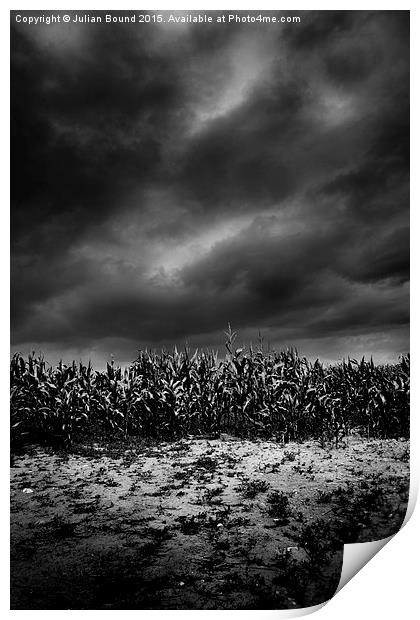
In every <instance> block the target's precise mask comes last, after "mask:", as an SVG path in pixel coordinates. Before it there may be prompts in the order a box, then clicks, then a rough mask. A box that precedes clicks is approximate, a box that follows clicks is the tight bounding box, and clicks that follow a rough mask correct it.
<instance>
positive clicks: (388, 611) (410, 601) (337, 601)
mask: <svg viewBox="0 0 420 620" xmlns="http://www.w3.org/2000/svg"><path fill="white" fill-rule="evenodd" d="M291 4H292V3H290V4H288V5H286V4H283V3H281V4H280V3H275V2H267V1H266V2H256V1H255V0H254V1H253V2H250V1H249V0H248V1H246V0H242V1H241V2H239V1H238V0H236V1H235V0H231V2H220V1H217V0H213V1H212V2H210V1H209V0H208V1H207V2H199V1H191V0H190V1H186V0H183V1H179V2H173V1H172V2H170V1H168V0H166V1H162V2H142V3H133V2H127V3H126V4H124V7H116V6H115V2H109V1H108V2H102V3H101V4H100V5H96V7H97V9H96V10H121V9H122V8H124V9H127V10H131V9H137V10H138V9H161V10H167V9H171V10H175V9H177V10H184V9H191V10H192V9H196V10H198V9H206V10H215V9H232V10H241V9H242V10H243V9H249V10H251V9H254V10H255V9H260V10H265V9H267V10H268V9H272V10H277V11H279V10H289V11H292V10H293V11H298V10H343V9H348V10H409V9H411V32H412V36H411V45H412V51H411V55H412V69H411V75H412V94H411V102H412V108H411V109H412V114H411V122H412V143H414V144H416V142H417V138H418V121H417V119H416V118H415V117H414V114H413V111H414V110H418V109H420V106H419V104H420V101H419V97H418V83H417V80H416V79H415V77H416V72H415V69H418V53H419V44H418V41H419V38H420V30H419V26H420V23H419V19H418V18H417V11H416V10H413V9H414V3H413V2H412V3H407V2H382V3H380V2H372V1H367V0H366V1H365V2H361V1H354V2H352V3H340V4H338V3H333V2H318V3H312V2H297V3H296V4H295V3H293V6H291ZM41 7H42V9H43V10H65V9H68V10H75V9H78V10H79V9H80V8H82V7H81V5H80V4H79V3H77V4H76V6H75V5H72V4H71V3H64V2H61V1H60V0H55V1H54V2H51V1H45V2H42V5H41ZM41 7H39V8H34V5H33V3H29V2H21V3H19V4H9V6H8V7H4V5H3V9H1V10H0V17H1V22H0V28H1V35H2V36H1V41H2V43H3V46H4V49H3V54H2V55H1V56H0V62H1V67H2V75H3V76H4V77H3V82H4V83H6V88H4V89H3V97H2V106H3V114H2V119H3V123H4V132H3V136H5V137H6V136H8V135H9V23H10V22H9V19H10V18H9V11H10V10H17V9H19V10H39V9H40V8H41ZM210 7H211V8H210ZM89 10H95V9H89ZM83 11H85V12H86V11H88V9H85V8H83ZM28 113H30V111H28ZM414 140H416V142H414ZM2 146H3V148H2V166H1V174H2V177H3V178H2V184H1V187H2V189H3V202H2V226H1V228H0V235H1V243H0V265H1V266H0V269H1V275H2V284H3V291H7V292H6V293H5V294H4V295H3V299H2V304H1V306H0V312H1V319H2V320H1V325H2V330H1V345H2V348H1V351H2V352H3V355H4V364H3V372H2V373H1V375H0V385H1V394H2V397H3V400H2V402H3V407H2V413H3V423H4V424H5V425H6V429H7V428H8V427H7V417H8V415H7V412H8V402H9V396H8V395H9V389H8V388H9V385H8V370H7V369H8V368H9V325H10V317H9V295H8V291H9V265H10V263H9V260H10V259H9V256H10V254H9V209H8V205H9V204H10V201H9V141H8V140H7V139H5V138H3V140H2ZM413 151H414V149H413V146H412V154H413V156H414V152H413ZM417 159H418V158H417ZM416 164H418V161H416V159H415V158H414V159H413V164H412V170H416V169H417V170H418V165H417V166H416ZM416 177H418V172H417V175H415V174H412V181H411V196H412V198H411V205H412V209H411V231H412V233H411V238H412V254H411V265H412V275H413V279H414V285H413V289H412V295H411V316H412V317H413V321H412V325H411V334H412V335H411V342H412V346H411V348H412V368H413V369H412V384H413V399H412V407H411V438H412V439H411V442H412V459H411V484H412V493H411V497H410V500H411V503H412V502H413V501H414V500H415V497H416V496H417V489H418V481H419V471H420V459H419V439H418V438H419V431H420V424H419V421H418V389H417V388H418V385H417V384H418V378H417V377H418V364H417V360H416V355H417V347H418V342H419V339H418V338H419V328H418V327H417V325H418V321H416V314H415V309H416V307H417V308H418V305H417V303H416V301H417V296H418V286H417V284H418V283H417V278H416V273H417V267H418V266H419V253H418V249H417V247H416V244H415V242H414V241H415V239H414V234H415V233H416V231H417V230H418V226H417V224H418V217H419V216H418V215H417V213H418V207H417V201H416V198H417V197H418V182H417V178H416ZM416 210H417V211H416ZM413 345H414V346H413ZM6 429H5V432H3V433H2V440H3V442H4V443H3V445H2V447H3V450H2V456H3V463H2V465H3V466H2V468H1V482H2V485H3V486H2V489H3V497H4V498H5V505H6V506H8V505H9V499H8V497H9V493H8V485H9V473H8V472H9V462H8V442H9V440H8V432H6ZM413 492H414V493H413ZM419 512H420V511H419V510H416V511H415V512H414V515H413V516H412V518H411V519H410V520H409V521H408V523H407V524H406V526H405V527H404V528H403V529H402V531H401V532H400V533H398V534H397V535H396V536H395V537H394V538H393V539H392V540H391V541H390V542H389V544H387V545H386V547H385V548H384V549H383V550H382V551H381V552H380V553H379V555H378V556H376V557H374V558H373V559H372V560H371V561H370V562H369V563H368V564H367V565H366V566H365V567H364V568H363V569H362V571H361V572H360V573H358V574H357V575H356V576H355V577H354V578H353V579H352V580H351V582H350V584H349V585H347V586H345V587H344V588H343V590H341V591H340V592H339V593H338V594H337V595H336V596H334V597H333V599H332V600H331V601H330V602H328V603H327V604H326V605H325V606H324V607H322V609H321V610H320V611H318V612H317V617H318V618H319V619H320V620H336V619H337V618H340V620H350V619H351V620H354V617H355V615H357V616H359V617H361V618H369V617H373V616H374V617H375V618H379V619H381V618H383V619H385V620H387V619H389V620H391V619H392V620H395V618H396V617H398V618H401V619H402V620H404V619H406V618H414V617H416V616H417V614H418V604H417V600H416V594H417V588H418V583H417V581H418V580H417V572H418V556H417V553H416V552H417V551H418V549H420V546H419V544H418V543H419V531H420V527H419V524H420V517H419ZM1 525H2V528H1V532H2V534H3V541H2V544H3V549H4V553H3V556H4V558H3V562H2V564H1V569H2V572H1V577H2V578H1V580H0V584H1V590H0V605H1V607H0V609H2V610H3V611H5V612H6V613H10V614H13V615H17V616H21V615H22V616H23V615H24V616H25V617H28V616H29V615H30V616H31V617H37V618H39V619H40V620H41V619H44V618H45V617H46V616H50V617H51V618H52V617H54V618H56V617H58V618H62V617H64V616H67V615H68V614H74V613H76V614H81V615H84V616H85V615H88V616H90V617H98V618H99V617H103V614H104V613H105V614H106V615H107V617H108V618H110V617H115V618H117V617H120V616H121V615H123V616H126V615H130V616H133V617H134V615H135V616H136V617H138V616H139V614H141V617H142V618H158V617H161V616H166V617H167V616H169V615H170V616H171V618H185V617H186V616H189V617H191V618H195V617H196V616H197V615H201V614H202V613H204V614H206V616H207V617H210V615H211V616H212V617H214V615H215V614H217V615H218V617H219V618H221V617H222V616H223V617H224V616H226V615H229V617H234V616H236V617H239V616H240V617H241V618H251V617H252V618H256V617H258V618H274V617H276V618H279V617H280V618H281V617H290V616H291V614H290V613H289V612H287V611H286V612H285V611H273V612H266V611H264V612H261V611H258V612H255V611H246V612H245V611H226V612H225V611H217V612H210V611H206V612H198V611H185V610H180V611H156V612H147V611H127V612H122V611H116V612H110V611H109V612H103V611H100V612H95V611H81V612H77V611H68V612H66V611H48V612H46V611H39V612H35V611H22V612H19V611H13V612H11V611H9V609H8V606H9V555H8V549H9V519H8V517H7V510H4V511H2V523H1ZM416 543H417V544H416ZM110 614H111V615H110Z"/></svg>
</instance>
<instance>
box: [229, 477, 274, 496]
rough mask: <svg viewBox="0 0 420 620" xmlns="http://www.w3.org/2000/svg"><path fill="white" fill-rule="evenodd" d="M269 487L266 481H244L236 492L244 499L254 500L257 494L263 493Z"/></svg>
mask: <svg viewBox="0 0 420 620" xmlns="http://www.w3.org/2000/svg"><path fill="white" fill-rule="evenodd" d="M269 486H270V485H269V484H268V482H266V480H244V481H243V482H242V483H241V484H240V485H239V487H237V491H239V492H240V493H241V495H242V496H243V497H244V498H245V499H254V498H255V497H256V496H257V495H258V494H259V493H265V491H267V490H268V488H269Z"/></svg>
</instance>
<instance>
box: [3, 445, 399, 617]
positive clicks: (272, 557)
mask: <svg viewBox="0 0 420 620" xmlns="http://www.w3.org/2000/svg"><path fill="white" fill-rule="evenodd" d="M408 454H409V444H408V442H407V441H404V440H399V441H396V440H374V441H369V440H362V439H360V438H352V439H351V440H350V441H349V442H347V443H346V445H343V446H340V447H338V448H335V447H332V446H324V447H321V446H320V445H319V444H318V443H317V442H308V443H303V444H287V445H286V446H283V445H281V444H278V443H275V442H270V441H248V440H240V439H237V438H234V437H230V436H222V437H221V438H220V439H215V440H206V439H187V440H182V441H177V442H166V443H165V442H161V443H158V444H154V445H152V444H150V443H149V444H145V443H141V442H131V443H125V444H121V443H120V444H115V443H114V444H104V443H103V444H101V445H99V444H90V445H85V446H82V445H80V446H77V447H76V449H75V450H74V451H73V452H72V453H71V454H67V453H65V452H60V451H53V450H49V449H45V448H40V447H35V446H27V447H26V449H25V451H24V453H22V454H20V455H18V456H16V457H15V458H14V461H13V464H12V469H11V608H12V609H269V608H273V609H281V608H291V607H302V606H308V605H314V604H317V603H320V602H322V601H325V600H327V599H328V598H330V597H331V596H332V595H333V594H334V591H335V589H336V587H337V585H338V582H339V579H340V574H341V562H342V542H343V541H344V542H350V541H351V542H354V541H356V540H357V541H359V542H362V541H367V540H376V539H380V538H384V537H386V536H389V535H390V534H393V533H396V532H397V531H398V529H399V528H400V526H401V524H402V521H403V519H404V515H405V510H406V506H407V500H408V483H409V463H408ZM337 541H338V542H337Z"/></svg>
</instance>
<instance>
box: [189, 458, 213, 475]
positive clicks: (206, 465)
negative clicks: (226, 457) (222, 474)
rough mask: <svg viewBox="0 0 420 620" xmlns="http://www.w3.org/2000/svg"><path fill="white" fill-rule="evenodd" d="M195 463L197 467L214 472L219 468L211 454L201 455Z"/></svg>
mask: <svg viewBox="0 0 420 620" xmlns="http://www.w3.org/2000/svg"><path fill="white" fill-rule="evenodd" d="M193 465H194V467H196V468H197V469H205V470H207V471H209V472H214V471H216V469H217V461H216V459H213V458H211V457H210V456H199V457H198V459H197V460H196V461H195V462H194V463H193Z"/></svg>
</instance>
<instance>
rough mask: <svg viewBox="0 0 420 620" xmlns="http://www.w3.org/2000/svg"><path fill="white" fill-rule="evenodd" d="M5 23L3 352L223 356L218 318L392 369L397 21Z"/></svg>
mask: <svg viewBox="0 0 420 620" xmlns="http://www.w3.org/2000/svg"><path fill="white" fill-rule="evenodd" d="M44 13H45V12H44ZM207 13H211V14H212V15H213V18H214V21H215V19H216V17H217V16H218V15H221V14H222V13H221V12H217V11H212V12H207ZM16 14H17V12H12V14H11V22H12V31H11V118H12V123H11V172H12V175H11V202H12V206H11V220H12V234H11V248H12V257H11V260H12V262H11V264H12V273H11V282H12V290H11V295H12V349H13V351H15V350H20V351H21V352H23V353H27V352H28V351H30V350H32V349H34V350H36V351H42V352H44V353H45V355H46V357H47V359H49V360H51V361H53V362H54V361H56V360H58V359H60V358H63V359H72V358H73V357H76V358H79V357H80V358H81V359H83V360H87V359H89V358H91V359H92V360H93V361H94V362H95V363H96V364H98V365H103V364H104V363H105V360H106V359H109V358H110V356H114V357H115V358H116V360H117V361H118V362H120V363H127V362H129V361H131V360H132V359H134V358H135V356H136V353H137V349H139V348H143V347H145V346H148V347H157V348H159V347H171V346H173V345H174V344H177V345H179V346H183V345H184V344H185V343H188V344H190V345H191V346H198V347H212V348H220V349H222V348H223V329H224V328H225V326H226V324H227V322H231V323H232V325H233V327H234V328H235V329H236V330H237V331H238V332H239V340H240V341H242V342H243V343H244V344H246V345H247V344H249V343H250V342H251V341H256V339H257V338H258V333H260V334H261V335H262V336H263V337H264V339H265V341H266V342H267V345H268V346H274V347H286V346H296V347H297V348H298V350H299V351H300V352H301V353H303V354H306V355H308V356H310V357H320V358H321V359H325V360H335V359H340V358H342V357H346V356H347V355H350V356H357V357H361V356H362V355H369V356H370V355H373V357H374V359H375V360H376V361H394V360H396V359H397V358H398V355H399V354H401V353H405V352H407V351H408V348H409V342H408V325H409V316H408V314H409V13H408V12H407V11H386V12H378V11H339V12H328V11H319V12H316V11H312V12H293V15H298V16H300V18H301V19H300V23H282V24H279V23H277V24H261V23H258V22H257V23H253V24H249V23H240V24H227V23H225V24H223V23H219V24H217V23H212V24H174V23H170V24H169V23H162V24H159V23H149V24H139V23H129V24H107V23H104V22H103V23H95V24H93V23H86V24H83V23H73V22H70V23H68V24H65V23H58V24H49V25H47V24H45V23H39V24H37V25H34V24H31V25H29V24H27V23H22V22H19V23H17V21H16ZM35 14H37V15H40V14H41V12H26V13H25V12H20V15H35ZM57 14H59V13H57ZM73 14H74V13H71V15H73ZM90 14H91V15H93V14H95V15H104V13H101V12H90ZM127 14H128V13H127ZM181 14H182V12H178V15H181ZM270 14H272V12H271V13H270ZM285 14H286V13H283V12H282V13H281V15H285ZM115 15H117V13H116V12H115ZM120 15H124V13H121V14H120ZM130 15H131V13H130ZM164 15H167V14H164ZM278 15H280V13H278Z"/></svg>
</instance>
